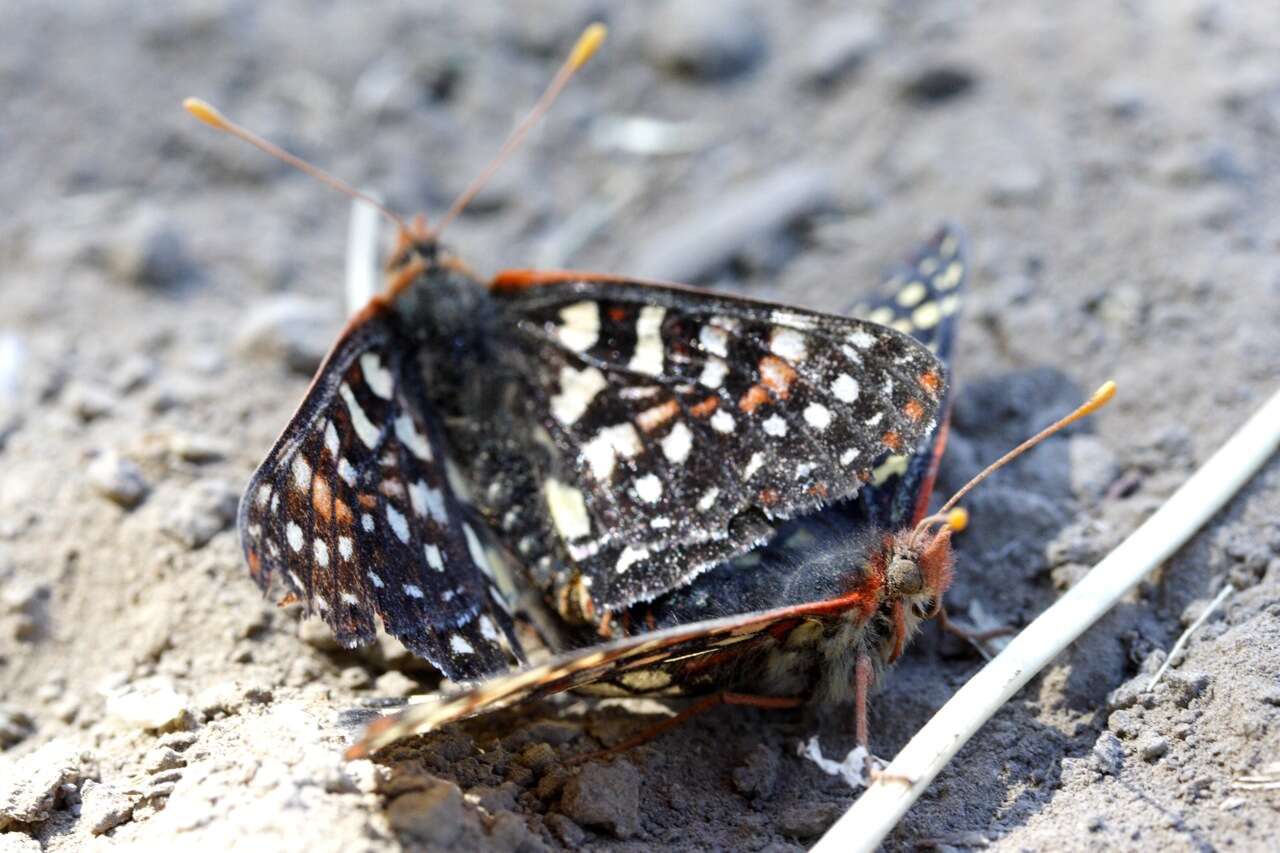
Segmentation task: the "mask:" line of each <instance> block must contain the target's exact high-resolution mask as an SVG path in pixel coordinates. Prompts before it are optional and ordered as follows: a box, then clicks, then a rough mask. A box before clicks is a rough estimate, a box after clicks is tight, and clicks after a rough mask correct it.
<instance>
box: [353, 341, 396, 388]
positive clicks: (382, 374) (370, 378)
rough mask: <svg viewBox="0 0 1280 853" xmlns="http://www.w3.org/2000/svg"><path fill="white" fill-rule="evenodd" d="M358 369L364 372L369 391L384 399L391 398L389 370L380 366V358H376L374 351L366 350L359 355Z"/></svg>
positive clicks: (391, 384) (391, 383)
mask: <svg viewBox="0 0 1280 853" xmlns="http://www.w3.org/2000/svg"><path fill="white" fill-rule="evenodd" d="M360 370H361V371H362V372H363V373H364V381H365V384H366V385H368V386H369V390H370V391H372V392H373V393H375V394H377V395H378V396H379V397H381V398H382V399H384V400H390V399H391V389H392V386H393V385H394V383H393V382H392V379H391V371H390V370H387V369H386V368H385V367H383V366H382V359H380V358H378V354H377V353H376V352H367V353H365V354H364V355H362V356H360Z"/></svg>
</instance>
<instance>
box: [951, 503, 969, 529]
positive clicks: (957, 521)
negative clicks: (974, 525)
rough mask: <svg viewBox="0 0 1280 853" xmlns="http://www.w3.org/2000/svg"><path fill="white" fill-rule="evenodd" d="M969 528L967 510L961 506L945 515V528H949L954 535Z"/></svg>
mask: <svg viewBox="0 0 1280 853" xmlns="http://www.w3.org/2000/svg"><path fill="white" fill-rule="evenodd" d="M968 526H969V510H967V509H965V508H964V507H962V506H958V507H956V508H955V509H953V510H951V512H949V513H947V527H950V528H951V529H952V530H954V531H955V532H956V533H959V532H960V531H961V530H964V529H965V528H966V527H968Z"/></svg>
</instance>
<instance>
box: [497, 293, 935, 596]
mask: <svg viewBox="0 0 1280 853" xmlns="http://www.w3.org/2000/svg"><path fill="white" fill-rule="evenodd" d="M494 289H495V293H496V295H497V297H498V298H499V300H500V301H501V302H502V303H503V305H504V307H505V310H506V312H507V318H508V321H509V325H510V328H511V329H512V330H513V337H514V339H515V344H516V346H515V348H514V349H515V350H516V351H517V352H518V353H519V354H520V357H519V359H518V361H517V364H516V369H517V370H518V371H520V372H522V374H523V378H524V382H525V385H526V388H527V394H528V397H529V400H530V401H531V408H532V409H533V412H532V417H533V418H534V420H536V421H537V422H539V423H541V424H542V425H543V426H544V427H545V429H546V431H547V433H548V436H549V439H550V441H549V443H550V444H551V445H552V446H553V447H554V449H555V451H556V453H557V454H558V466H559V467H558V468H557V470H554V471H552V472H550V473H549V475H548V478H549V481H550V483H551V488H550V489H549V490H548V494H549V495H550V496H551V499H550V500H549V501H548V503H549V507H548V509H549V511H550V513H551V515H552V517H553V519H554V520H555V525H554V527H555V529H556V530H557V531H558V533H559V535H560V537H561V539H562V540H563V541H562V544H563V546H564V548H563V550H564V553H565V554H566V555H567V560H568V562H569V563H570V565H571V566H572V567H573V569H575V570H576V572H577V573H579V575H580V576H581V577H582V578H583V579H584V582H585V584H586V586H587V587H588V588H589V592H590V596H591V599H592V600H593V601H594V603H595V604H596V606H597V607H598V608H600V609H601V610H613V609H618V608H620V607H623V606H626V605H628V604H630V603H632V602H634V601H638V600H645V599H648V598H652V597H653V596H654V595H657V594H659V593H661V592H663V591H665V590H667V589H670V588H672V587H674V586H677V585H679V584H681V583H683V582H685V581H687V580H688V579H689V578H691V577H693V576H695V575H696V574H698V573H699V572H700V571H702V570H703V569H705V568H707V567H709V566H710V565H713V564H715V563H716V562H718V561H720V560H723V559H726V558H728V557H731V556H733V555H734V554H737V553H741V552H742V551H745V550H747V549H748V548H750V547H752V546H753V545H755V544H757V543H758V542H759V541H761V540H762V539H763V538H765V537H766V536H767V535H768V534H769V533H770V531H771V530H772V519H775V518H787V517H791V516H794V515H797V514H802V513H806V512H811V511H813V510H814V509H816V508H817V507H819V506H821V505H823V504H824V503H826V502H827V501H831V500H836V499H840V498H846V497H849V496H851V495H853V494H854V493H856V492H857V490H858V488H859V487H860V486H861V485H862V483H863V482H864V481H865V480H866V479H867V478H869V476H870V473H871V465H872V463H873V462H874V460H875V459H876V458H877V457H878V456H880V455H881V454H882V453H883V452H884V451H885V450H886V449H889V450H901V449H904V448H909V447H914V446H915V445H916V444H917V443H918V442H919V441H920V440H921V439H922V438H923V437H924V436H925V435H927V434H928V432H929V431H930V430H931V429H932V428H933V424H934V419H935V416H936V413H937V407H938V401H939V399H940V397H941V394H942V390H943V389H942V374H941V365H940V364H939V362H938V360H937V358H936V357H935V356H933V355H932V354H931V353H930V352H929V351H928V349H927V348H925V347H923V346H920V345H919V344H918V343H917V342H915V341H914V340H913V339H911V338H910V337H909V336H907V335H904V334H902V333H900V332H897V331H894V330H893V329H889V328H886V327H884V326H880V325H876V324H874V323H869V322H866V321H862V320H856V319H850V318H846V317H837V316H831V315H824V314H818V313H814V312H809V311H803V310H800V309H796V308H790V307H785V306H781V305H772V304H768V303H761V302H754V301H749V300H745V299H738V298H733V297H728V296H721V295H716V294H712V293H707V292H703V291H696V290H691V289H685V288H678V287H673V286H661V285H649V284H642V283H637V282H631V281H622V280H618V281H612V280H602V279H599V278H592V277H590V276H585V275H578V274H572V273H552V274H537V273H511V274H506V275H503V276H500V277H499V279H498V280H497V281H496V282H495V288H494Z"/></svg>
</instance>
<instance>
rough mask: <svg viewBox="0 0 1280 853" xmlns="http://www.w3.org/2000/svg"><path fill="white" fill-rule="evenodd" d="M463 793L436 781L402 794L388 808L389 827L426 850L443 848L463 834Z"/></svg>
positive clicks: (451, 785)
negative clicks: (417, 789)
mask: <svg viewBox="0 0 1280 853" xmlns="http://www.w3.org/2000/svg"><path fill="white" fill-rule="evenodd" d="M463 814H464V811H463V805H462V792H461V791H460V790H458V786H457V785H455V784H453V783H452V782H444V781H439V780H437V781H436V782H435V783H434V784H433V785H432V786H431V787H429V788H427V789H426V790H423V791H413V792H411V793H408V794H402V795H401V796H399V797H396V798H395V799H394V800H392V801H391V805H389V806H388V807H387V820H388V821H389V822H390V823H391V827H392V828H393V829H395V830H396V832H398V833H400V834H401V835H403V836H407V837H408V838H409V839H410V840H412V841H415V842H418V843H420V844H423V845H426V846H428V847H435V848H445V847H448V846H449V845H450V844H452V843H453V841H454V839H456V838H457V837H458V835H459V834H460V833H461V832H462V819H463Z"/></svg>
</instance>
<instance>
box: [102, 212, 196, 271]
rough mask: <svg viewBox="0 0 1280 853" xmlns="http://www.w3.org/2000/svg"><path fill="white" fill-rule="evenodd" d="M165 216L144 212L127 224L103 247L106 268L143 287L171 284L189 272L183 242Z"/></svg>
mask: <svg viewBox="0 0 1280 853" xmlns="http://www.w3.org/2000/svg"><path fill="white" fill-rule="evenodd" d="M169 219H170V218H169V217H166V216H164V215H163V214H159V213H157V212H155V211H144V213H143V214H142V215H140V216H138V217H136V218H135V219H134V220H133V221H131V222H129V223H127V224H126V225H125V226H124V227H123V228H122V229H121V231H120V232H119V233H118V234H116V235H115V239H114V240H113V241H112V242H111V244H110V245H108V246H107V247H106V250H105V260H106V266H107V269H108V270H109V271H110V272H111V273H113V274H114V275H115V276H117V277H118V278H120V279H122V280H124V281H127V282H130V283H133V284H140V285H143V286H146V287H172V286H173V285H175V284H177V283H179V282H180V281H182V280H183V279H184V278H187V277H188V276H190V275H192V272H193V270H194V265H193V264H192V262H191V259H190V257H189V256H188V255H187V248H186V241H185V240H184V239H183V237H182V234H181V232H179V231H178V230H177V229H175V228H174V227H173V226H172V225H171V224H169Z"/></svg>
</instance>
